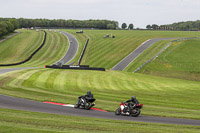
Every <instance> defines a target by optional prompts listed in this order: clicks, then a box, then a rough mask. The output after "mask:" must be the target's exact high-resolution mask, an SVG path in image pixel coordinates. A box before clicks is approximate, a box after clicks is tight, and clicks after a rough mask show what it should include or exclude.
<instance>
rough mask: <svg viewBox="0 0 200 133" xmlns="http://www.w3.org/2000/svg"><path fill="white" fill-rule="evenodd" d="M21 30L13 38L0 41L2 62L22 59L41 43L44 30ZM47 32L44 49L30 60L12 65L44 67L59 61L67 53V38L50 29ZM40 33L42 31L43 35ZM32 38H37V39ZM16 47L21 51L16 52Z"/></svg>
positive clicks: (0, 59) (0, 58) (0, 60)
mask: <svg viewBox="0 0 200 133" xmlns="http://www.w3.org/2000/svg"><path fill="white" fill-rule="evenodd" d="M20 32H21V33H20V34H18V35H16V36H14V37H13V38H10V39H9V40H6V41H5V42H2V43H0V53H1V56H0V62H1V64H5V63H14V62H19V61H22V60H24V59H26V58H27V57H28V56H29V55H30V54H31V53H32V52H33V51H34V50H35V49H37V48H38V47H39V46H40V45H41V43H42V40H43V34H44V33H43V32H36V31H31V30H20ZM46 32H47V38H46V43H45V45H44V46H43V47H42V49H40V50H39V51H38V52H37V53H36V54H35V55H34V56H33V58H32V59H31V60H30V61H28V62H26V63H24V64H22V65H17V66H12V67H44V65H51V64H53V63H55V62H56V61H59V60H60V59H61V58H62V57H63V56H64V55H65V53H66V52H67V50H68V47H69V44H68V40H67V38H66V37H65V36H64V35H63V34H60V33H58V32H54V31H48V30H46ZM39 33H41V36H40V34H39ZM30 38H33V39H35V41H33V40H31V39H30ZM16 40H19V41H16ZM16 45H17V46H16ZM15 46H16V47H15ZM16 49H19V51H18V50H17V52H15V51H16ZM2 68H8V67H0V69H2ZM9 68H10V67H9Z"/></svg>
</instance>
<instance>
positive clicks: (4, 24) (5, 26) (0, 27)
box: [0, 18, 118, 36]
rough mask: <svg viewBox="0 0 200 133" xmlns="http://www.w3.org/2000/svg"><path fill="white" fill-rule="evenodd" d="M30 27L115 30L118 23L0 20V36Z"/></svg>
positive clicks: (100, 21)
mask: <svg viewBox="0 0 200 133" xmlns="http://www.w3.org/2000/svg"><path fill="white" fill-rule="evenodd" d="M31 27H44V28H45V27H46V28H51V27H60V28H94V29H117V28H118V22H117V21H111V20H72V19H70V20H64V19H53V20H50V19H26V18H18V19H16V18H0V36H2V35H5V34H8V33H10V32H13V31H14V30H15V29H17V28H31Z"/></svg>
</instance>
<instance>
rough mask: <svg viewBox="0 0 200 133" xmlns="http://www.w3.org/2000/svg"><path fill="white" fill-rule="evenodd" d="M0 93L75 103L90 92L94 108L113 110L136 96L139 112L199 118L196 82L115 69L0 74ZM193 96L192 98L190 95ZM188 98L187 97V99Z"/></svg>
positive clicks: (51, 70) (37, 70) (49, 70)
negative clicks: (139, 106)
mask: <svg viewBox="0 0 200 133" xmlns="http://www.w3.org/2000/svg"><path fill="white" fill-rule="evenodd" d="M0 80H1V84H0V93H1V94H4V95H10V96H15V97H22V98H26V99H32V100H38V101H49V100H51V99H54V101H55V102H62V103H69V104H74V103H75V102H76V101H77V97H78V96H80V95H83V94H85V93H86V92H87V91H88V90H90V91H92V92H93V94H94V96H95V98H96V99H97V101H96V107H97V108H101V109H105V110H109V111H115V109H116V108H117V107H118V106H119V103H120V102H122V101H125V100H128V99H129V98H130V97H131V96H132V95H136V96H137V99H138V100H139V101H140V103H143V104H144V109H143V110H142V115H155V116H166V117H180V118H191V119H200V117H199V116H200V113H199V110H200V108H199V107H200V103H199V100H200V98H199V93H200V90H199V86H200V83H199V82H194V81H186V80H179V79H168V78H160V77H155V76H150V75H144V74H132V73H126V72H117V71H106V72H98V71H78V70H74V71H73V70H55V69H33V70H21V71H18V72H12V73H9V74H6V75H2V76H0ZM191 96H192V98H191ZM188 99H190V100H188Z"/></svg>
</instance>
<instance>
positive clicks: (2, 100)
mask: <svg viewBox="0 0 200 133" xmlns="http://www.w3.org/2000/svg"><path fill="white" fill-rule="evenodd" d="M0 108H9V109H16V110H25V111H32V112H43V113H50V114H61V115H71V116H83V117H92V118H104V119H113V120H125V121H139V122H151V123H167V124H177V125H194V126H200V120H190V119H177V118H167V117H153V116H139V117H129V116H116V115H115V114H114V112H101V111H96V110H84V109H75V108H72V107H66V106H60V105H52V104H47V103H42V102H37V101H32V100H27V99H21V98H15V97H10V96H4V95H0Z"/></svg>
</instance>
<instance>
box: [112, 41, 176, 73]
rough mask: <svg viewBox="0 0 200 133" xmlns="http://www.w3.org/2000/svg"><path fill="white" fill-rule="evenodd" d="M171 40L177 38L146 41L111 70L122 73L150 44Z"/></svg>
mask: <svg viewBox="0 0 200 133" xmlns="http://www.w3.org/2000/svg"><path fill="white" fill-rule="evenodd" d="M172 39H177V38H157V39H150V40H147V41H146V42H144V43H142V44H141V45H140V46H139V47H138V48H137V49H135V50H134V51H133V52H131V53H130V54H129V55H128V56H126V57H125V58H124V59H122V60H121V61H120V62H119V63H118V64H116V65H115V66H114V67H113V68H112V69H111V70H119V71H123V70H124V69H125V68H126V67H127V66H128V65H129V64H130V63H131V62H132V61H134V60H135V59H136V58H137V57H138V56H139V55H140V54H142V53H143V52H144V51H145V50H146V49H147V48H149V47H150V46H151V45H152V44H154V43H156V42H158V41H161V40H172Z"/></svg>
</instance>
